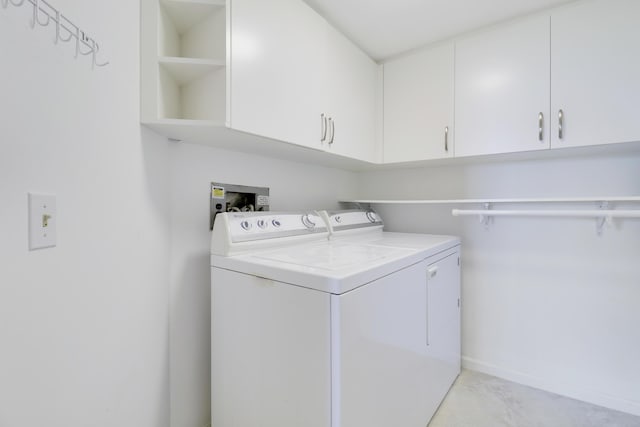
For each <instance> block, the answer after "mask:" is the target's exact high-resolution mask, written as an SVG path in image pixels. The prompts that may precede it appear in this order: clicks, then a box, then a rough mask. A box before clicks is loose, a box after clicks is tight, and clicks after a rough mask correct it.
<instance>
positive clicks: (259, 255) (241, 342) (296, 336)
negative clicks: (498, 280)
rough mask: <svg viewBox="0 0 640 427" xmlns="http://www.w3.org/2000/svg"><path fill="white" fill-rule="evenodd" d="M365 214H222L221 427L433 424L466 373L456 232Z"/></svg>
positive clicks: (215, 334)
mask: <svg viewBox="0 0 640 427" xmlns="http://www.w3.org/2000/svg"><path fill="white" fill-rule="evenodd" d="M382 228H383V224H382V220H381V219H380V217H379V216H378V215H377V214H375V213H373V212H370V211H343V212H333V213H328V212H321V213H316V212H293V213H277V212H269V213H259V212H242V213H222V214H219V215H218V217H217V219H216V223H215V226H214V230H213V234H212V254H211V281H212V282H211V284H212V314H211V319H212V425H213V427H231V426H242V427H254V426H255V427H257V426H261V427H262V426H274V427H276V426H277V427H302V426H304V427H315V426H318V427H363V426H367V427H388V426H392V425H397V426H402V427H414V426H415V427H424V426H425V425H426V424H427V423H428V421H429V420H430V419H431V417H432V416H433V414H434V412H435V410H436V409H437V407H438V405H439V404H440V402H441V401H442V399H443V398H444V396H445V394H446V392H447V391H448V389H449V387H450V386H451V384H452V383H453V381H454V380H455V378H456V376H457V375H458V373H459V371H460V266H459V259H460V258H459V256H460V240H459V239H458V238H457V237H452V236H433V235H422V234H408V233H388V232H384V231H383V230H382Z"/></svg>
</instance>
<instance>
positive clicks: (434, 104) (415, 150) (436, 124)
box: [383, 43, 454, 163]
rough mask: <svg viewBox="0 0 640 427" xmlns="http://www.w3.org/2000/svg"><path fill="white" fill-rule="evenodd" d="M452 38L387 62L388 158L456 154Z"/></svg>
mask: <svg viewBox="0 0 640 427" xmlns="http://www.w3.org/2000/svg"><path fill="white" fill-rule="evenodd" d="M453 113H454V112H453V43H446V44H443V45H440V46H436V47H433V48H431V49H429V50H424V51H420V52H418V53H415V54H412V55H409V56H405V57H402V58H399V59H396V60H393V61H390V62H387V63H385V64H384V142H383V147H384V162H385V163H392V162H406V161H411V160H426V159H440V158H445V157H452V156H453V130H454V129H453Z"/></svg>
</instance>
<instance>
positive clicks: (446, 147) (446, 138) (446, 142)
mask: <svg viewBox="0 0 640 427" xmlns="http://www.w3.org/2000/svg"><path fill="white" fill-rule="evenodd" d="M444 151H446V152H447V153H448V152H449V126H445V128H444Z"/></svg>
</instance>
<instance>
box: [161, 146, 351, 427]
mask: <svg viewBox="0 0 640 427" xmlns="http://www.w3.org/2000/svg"><path fill="white" fill-rule="evenodd" d="M170 157H171V184H170V185H171V224H172V228H171V285H170V286H171V294H170V300H171V305H170V319H171V338H170V341H171V351H170V355H171V358H170V360H171V367H170V373H171V425H172V426H176V427H203V426H205V425H206V424H207V423H208V422H209V421H210V407H211V405H210V396H211V394H210V384H211V383H210V364H211V359H210V355H211V353H210V345H211V340H210V334H211V330H210V299H211V293H210V280H211V279H210V267H209V265H210V263H209V248H210V238H211V234H210V232H209V194H210V191H211V189H210V185H211V182H212V181H213V182H223V183H229V184H240V185H250V186H264V187H269V188H270V195H271V210H272V211H288V210H300V209H332V208H337V207H338V204H337V200H339V199H340V198H352V197H354V196H355V194H356V184H357V179H356V174H354V173H350V172H345V171H341V170H337V169H330V168H325V167H319V166H314V165H308V164H301V163H294V162H288V161H282V160H276V159H269V158H265V157H259V156H254V155H249V154H243V153H234V152H229V151H223V150H216V149H212V148H208V147H201V146H197V145H191V144H172V146H171V149H170Z"/></svg>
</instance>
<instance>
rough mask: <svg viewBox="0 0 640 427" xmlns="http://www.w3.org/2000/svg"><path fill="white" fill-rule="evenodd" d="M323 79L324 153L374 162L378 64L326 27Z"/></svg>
mask: <svg viewBox="0 0 640 427" xmlns="http://www.w3.org/2000/svg"><path fill="white" fill-rule="evenodd" d="M326 53H327V56H326V68H325V69H326V70H327V71H326V72H327V74H326V76H325V80H324V88H325V89H324V90H325V92H326V93H327V95H328V103H327V108H326V111H324V114H325V115H327V116H328V118H329V119H330V129H328V131H329V134H328V136H327V137H326V138H325V142H324V147H325V149H326V150H327V151H330V152H332V153H336V154H340V155H343V156H347V157H352V158H356V159H360V160H366V161H373V160H374V153H375V150H374V142H375V105H376V100H375V95H376V82H377V72H378V67H377V64H376V63H375V62H374V61H373V60H372V59H371V58H369V57H368V56H367V55H366V54H365V53H364V52H362V51H361V50H360V49H359V48H358V47H356V46H355V45H354V44H353V43H352V42H351V41H350V40H348V39H347V38H346V37H345V36H343V35H342V34H341V33H339V32H338V31H336V30H335V29H334V28H333V27H331V26H329V25H327V50H326Z"/></svg>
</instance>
